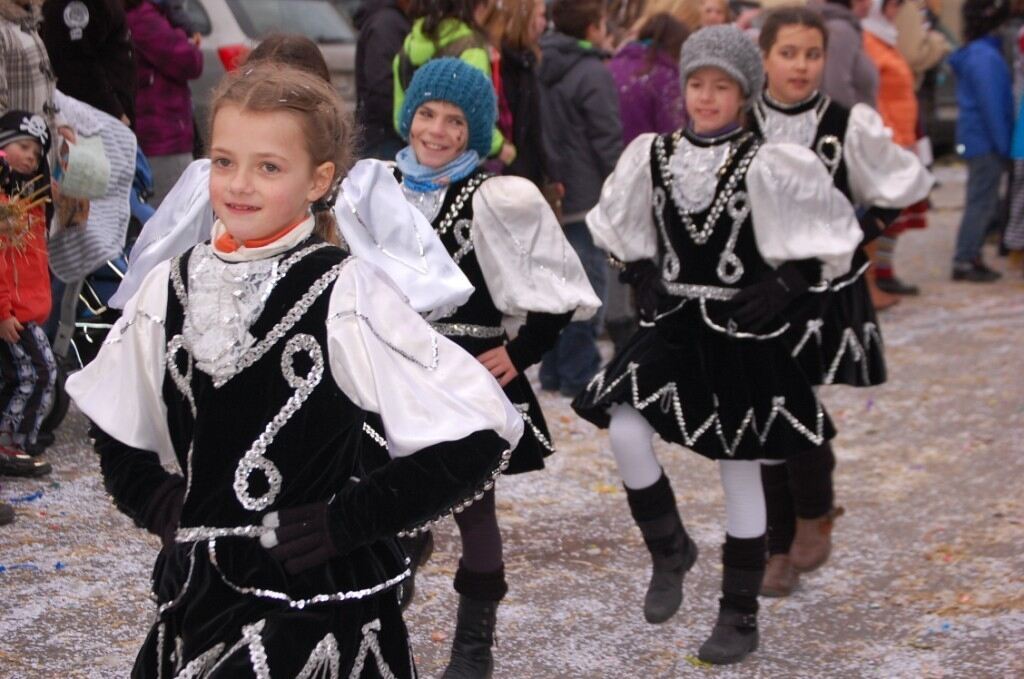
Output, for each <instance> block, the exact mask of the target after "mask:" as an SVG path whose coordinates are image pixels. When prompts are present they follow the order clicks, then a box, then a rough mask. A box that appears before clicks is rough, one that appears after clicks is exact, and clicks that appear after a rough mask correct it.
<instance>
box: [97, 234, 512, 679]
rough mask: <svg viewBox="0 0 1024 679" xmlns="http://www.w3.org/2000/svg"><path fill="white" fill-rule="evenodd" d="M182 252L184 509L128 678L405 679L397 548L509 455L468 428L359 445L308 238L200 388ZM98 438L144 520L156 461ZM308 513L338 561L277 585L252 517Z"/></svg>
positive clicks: (318, 264) (178, 427) (174, 340)
mask: <svg viewBox="0 0 1024 679" xmlns="http://www.w3.org/2000/svg"><path fill="white" fill-rule="evenodd" d="M197 247H198V248H203V247H208V246H204V245H200V246H197ZM194 253H195V249H193V250H192V251H190V252H189V253H186V254H185V255H183V256H182V257H180V258H178V259H176V260H174V261H172V263H171V276H170V279H171V280H170V282H169V284H168V287H169V291H168V295H167V299H168V302H167V312H166V318H165V319H163V321H162V323H163V325H164V328H165V335H166V340H167V370H166V378H165V379H164V383H163V401H164V403H165V404H166V409H167V419H168V425H169V426H168V430H169V432H170V435H171V440H172V443H173V449H174V453H175V457H176V458H177V460H178V463H179V465H180V467H181V469H182V470H184V479H181V483H182V485H183V486H184V487H185V489H186V490H185V497H184V503H183V506H182V509H181V516H180V521H179V522H178V523H177V526H178V527H177V530H176V533H175V534H174V538H173V539H174V543H173V544H172V545H168V546H165V548H164V549H163V550H162V551H161V554H160V556H159V558H158V559H157V562H156V565H155V567H154V571H153V594H154V595H155V600H156V602H157V606H158V609H157V611H158V613H157V617H156V621H155V623H154V625H153V627H152V629H151V631H150V633H149V635H148V637H147V639H146V641H145V644H144V646H143V648H142V650H141V651H140V653H139V655H138V658H137V661H136V664H135V668H134V670H133V672H132V676H133V677H145V678H149V677H153V678H156V677H171V676H180V677H209V678H214V677H242V676H245V677H249V676H256V677H282V678H293V677H386V678H391V677H406V678H411V677H415V676H416V670H415V666H414V663H413V660H412V654H411V651H410V649H409V645H408V638H407V633H406V629H405V626H404V623H403V622H402V618H401V613H400V610H399V607H398V602H397V597H396V591H395V587H396V586H397V585H398V584H399V583H400V582H401V581H402V580H404V579H405V578H406V577H408V575H409V571H408V568H407V560H406V559H405V557H404V554H403V553H402V551H401V550H400V548H399V547H398V545H397V542H396V541H395V539H394V537H393V536H394V535H395V534H396V533H398V532H399V531H401V530H408V529H414V528H416V527H418V526H421V525H423V524H425V523H426V522H428V521H430V520H432V519H434V518H436V517H437V516H438V515H439V514H441V513H443V512H446V511H449V510H450V509H451V508H452V506H453V505H455V504H457V503H459V502H464V501H466V500H467V498H468V497H471V496H472V494H473V493H474V492H479V490H480V489H482V488H485V487H489V484H491V483H493V478H494V476H496V475H497V473H498V469H499V460H500V459H501V457H502V455H501V452H500V451H501V450H503V449H504V448H507V444H505V443H504V442H503V441H502V440H501V439H500V438H498V437H497V435H496V434H495V432H493V431H481V432H477V433H475V434H473V435H470V436H468V437H466V438H465V439H462V440H461V441H456V442H451V443H439V444H436V445H434V446H430V447H428V448H424V449H423V450H420V451H418V452H416V453H415V454H412V455H409V456H408V457H401V458H398V459H395V460H389V458H387V456H386V455H381V454H380V451H379V450H373V449H371V450H367V449H366V446H367V445H368V444H369V445H375V444H373V443H372V442H370V440H369V438H368V437H367V436H366V434H365V433H364V421H365V419H366V416H367V413H366V412H365V411H363V410H361V409H360V408H358V407H357V406H356V405H354V404H353V402H352V401H351V400H350V399H349V397H348V396H346V394H345V393H344V392H343V391H342V390H341V389H340V388H339V387H338V386H337V384H336V383H335V381H334V380H333V379H331V372H330V370H329V369H328V367H327V366H326V365H325V362H326V360H327V347H328V342H327V324H326V323H325V318H327V313H328V302H329V298H330V291H331V289H332V286H333V285H334V283H335V281H336V279H337V278H338V276H339V275H340V273H341V271H342V268H343V267H344V266H345V265H346V263H345V262H344V261H343V260H344V258H345V255H344V253H343V251H341V250H339V249H338V248H335V247H330V246H327V245H326V244H325V243H323V242H322V241H318V239H316V238H315V237H311V238H309V239H307V240H306V241H305V242H304V243H302V244H300V245H299V246H297V247H296V248H295V249H293V250H292V251H290V252H289V253H285V254H284V255H282V256H281V257H280V260H279V265H280V266H279V267H278V268H276V269H275V272H276V274H277V275H279V276H280V279H279V281H278V282H277V284H276V285H275V286H274V287H273V288H272V290H271V292H270V293H269V296H268V297H267V299H266V301H265V306H264V307H263V309H262V311H261V312H260V313H259V316H258V317H257V320H256V321H255V323H254V324H253V325H252V326H251V328H250V332H251V335H252V336H253V338H254V339H255V340H256V341H255V344H253V346H252V347H251V348H250V349H248V350H246V351H245V352H244V354H243V355H242V358H241V360H240V361H238V363H237V364H236V365H235V367H234V368H233V370H234V373H233V374H231V375H229V376H227V377H226V378H225V377H224V376H221V377H219V378H216V379H215V378H214V377H211V375H208V374H207V373H206V372H204V371H203V370H200V369H199V368H198V367H196V364H195V361H194V357H193V356H192V354H191V353H190V351H189V350H188V349H187V348H186V347H187V342H186V341H183V339H182V338H183V327H184V325H185V322H186V317H187V311H186V310H187V309H188V296H189V289H188V285H189V283H188V281H189V274H188V272H189V260H190V257H192V256H194ZM228 269H229V270H230V266H229V267H228ZM115 341H116V340H115ZM96 438H97V450H98V452H99V453H100V456H101V464H102V467H103V473H104V481H105V484H106V487H107V489H108V491H109V492H110V493H111V495H112V496H113V498H114V499H115V502H116V503H117V504H118V506H119V508H120V509H122V510H123V511H125V513H127V514H129V515H130V516H132V517H133V518H134V519H135V520H136V522H137V523H140V525H146V524H147V523H148V521H149V520H148V519H147V518H146V517H147V516H148V515H149V514H151V513H152V511H153V507H152V502H151V500H152V496H153V495H154V493H156V492H157V489H159V488H160V487H161V486H162V485H163V484H166V483H167V482H168V479H173V478H175V477H174V476H173V475H170V474H169V473H168V472H166V471H165V470H164V469H163V467H161V465H160V462H159V460H158V458H157V456H156V454H155V453H152V452H148V451H142V450H137V449H132V448H129V447H127V446H125V445H124V444H122V443H120V442H118V441H116V440H114V439H113V438H111V437H110V436H107V435H106V434H105V433H104V432H102V431H99V430H97V431H96ZM506 459H507V454H506ZM316 502H330V503H331V506H332V507H335V508H339V511H342V512H343V520H340V521H338V522H337V523H336V524H335V525H332V528H331V531H332V536H333V535H335V530H342V531H343V537H341V538H339V539H337V540H335V542H336V543H338V544H344V545H346V546H347V547H349V549H347V550H345V551H344V553H343V554H342V555H341V556H338V557H335V558H332V559H330V560H328V561H327V562H326V563H323V564H322V565H320V566H314V567H311V568H308V569H307V570H305V571H303V572H301V573H299V574H297V575H293V574H290V573H288V572H287V571H286V570H285V569H284V568H283V566H282V564H280V563H279V562H277V561H275V560H274V559H273V558H272V557H271V556H270V554H269V552H268V551H267V550H266V549H264V548H263V547H262V546H261V544H260V541H259V537H260V535H261V534H262V533H263V532H264V529H263V528H262V524H261V519H262V517H263V516H264V515H265V514H266V513H267V512H268V511H271V510H277V509H282V508H288V507H297V506H302V505H306V504H310V503H316ZM331 511H332V512H333V511H336V510H335V509H332V510H331ZM339 526H340V528H338V527H339ZM151 529H152V528H151ZM166 542H167V540H166V539H165V543H166Z"/></svg>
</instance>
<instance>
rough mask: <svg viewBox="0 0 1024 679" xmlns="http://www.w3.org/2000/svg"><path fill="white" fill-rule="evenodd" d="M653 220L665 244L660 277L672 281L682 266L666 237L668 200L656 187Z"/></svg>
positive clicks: (662, 190) (663, 190)
mask: <svg viewBox="0 0 1024 679" xmlns="http://www.w3.org/2000/svg"><path fill="white" fill-rule="evenodd" d="M653 200H654V218H655V220H656V221H657V222H658V232H659V233H660V234H661V241H662V243H664V244H665V254H664V256H663V257H662V260H661V277H662V278H663V279H664V280H666V281H674V280H676V279H677V278H679V274H680V273H681V272H682V266H681V265H680V262H679V255H677V254H676V251H675V248H673V247H672V241H671V240H670V239H669V237H668V226H667V225H666V224H665V205H666V203H667V201H668V199H667V198H666V197H665V189H663V188H661V187H660V186H659V187H656V188H655V189H654V195H653Z"/></svg>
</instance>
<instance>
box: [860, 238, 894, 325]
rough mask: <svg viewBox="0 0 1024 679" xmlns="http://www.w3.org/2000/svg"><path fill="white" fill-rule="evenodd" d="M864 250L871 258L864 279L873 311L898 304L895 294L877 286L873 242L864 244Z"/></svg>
mask: <svg viewBox="0 0 1024 679" xmlns="http://www.w3.org/2000/svg"><path fill="white" fill-rule="evenodd" d="M864 250H865V252H867V253H868V258H869V259H870V260H871V266H869V267H868V270H867V271H865V272H864V281H865V282H866V283H867V285H868V294H870V295H871V304H872V305H874V307H875V311H881V310H882V309H888V308H889V307H891V306H895V305H896V304H899V303H900V298H899V297H898V296H897V295H892V294H889V293H888V292H886V291H884V290H882V289H880V288H879V287H878V282H877V279H876V278H875V243H870V244H868V245H865V246H864Z"/></svg>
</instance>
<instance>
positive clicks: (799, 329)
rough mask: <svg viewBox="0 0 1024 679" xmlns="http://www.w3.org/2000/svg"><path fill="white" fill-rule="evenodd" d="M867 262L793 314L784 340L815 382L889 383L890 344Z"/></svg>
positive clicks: (860, 262)
mask: <svg viewBox="0 0 1024 679" xmlns="http://www.w3.org/2000/svg"><path fill="white" fill-rule="evenodd" d="M858 255H860V253H858ZM867 264H868V262H867V259H866V258H864V257H862V256H858V257H857V258H856V259H855V261H854V266H853V270H852V271H851V272H850V273H849V274H847V275H846V276H844V277H842V278H840V279H837V280H836V281H835V282H834V283H833V286H832V287H833V290H832V291H829V292H825V293H820V294H813V293H812V294H811V295H809V296H808V299H807V300H806V301H805V302H804V304H803V305H802V308H801V309H800V311H798V312H796V313H795V314H794V316H793V320H792V323H791V326H790V330H789V332H787V333H786V335H785V338H784V339H785V342H786V344H787V345H788V346H789V347H790V348H791V351H792V354H793V357H794V358H796V360H797V362H798V363H799V364H800V367H801V369H802V370H803V371H804V375H806V377H807V379H808V380H810V381H811V383H812V384H815V385H827V384H845V385H848V386H851V387H872V386H875V385H879V384H883V383H884V382H885V380H886V367H885V346H884V344H883V342H882V333H881V329H880V326H879V323H878V316H877V314H876V313H875V307H874V304H872V302H871V294H870V293H869V292H868V286H867V281H865V280H864V271H865V268H866V266H867Z"/></svg>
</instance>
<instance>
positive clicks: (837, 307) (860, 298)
mask: <svg viewBox="0 0 1024 679" xmlns="http://www.w3.org/2000/svg"><path fill="white" fill-rule="evenodd" d="M810 112H814V115H813V117H811V116H808V118H809V119H811V120H817V123H818V124H817V128H816V129H815V130H814V132H813V141H812V142H811V145H810V148H811V150H812V151H814V152H815V154H817V156H818V157H819V158H820V159H821V161H822V163H824V165H825V167H826V168H828V170H829V172H830V173H832V178H833V180H834V182H835V185H836V188H838V189H839V190H840V191H842V192H843V195H844V196H846V197H847V199H848V200H850V202H851V204H852V203H853V196H852V192H851V190H850V184H849V180H848V176H847V168H846V160H845V158H844V156H843V142H844V140H845V139H846V131H847V125H848V123H849V118H850V111H849V110H848V109H846V108H844V107H843V106H840V105H839V104H837V103H835V102H834V101H832V100H831V99H830V98H829V97H827V96H825V95H822V94H820V93H819V94H817V95H816V96H814V97H812V98H811V99H809V100H808V101H806V102H803V103H801V104H798V105H796V106H793V107H782V106H779V105H778V104H776V103H774V102H772V101H770V100H769V99H768V98H767V97H762V98H761V99H760V100H759V101H757V102H756V103H755V104H754V112H753V113H754V115H752V116H751V118H752V128H753V129H754V131H756V132H758V133H759V134H761V135H762V136H767V140H768V141H788V140H785V139H775V138H773V136H774V135H773V133H772V126H771V123H770V122H766V121H769V120H770V118H771V116H772V115H773V114H774V115H779V114H783V115H786V116H801V115H807V114H809V113H810ZM865 207H869V206H865ZM869 264H870V262H869V261H868V258H867V255H866V254H865V252H864V249H863V248H858V249H857V251H856V253H854V258H853V262H852V264H851V266H850V271H849V273H847V274H845V275H843V276H841V277H840V278H837V279H836V280H834V281H832V284H831V285H830V286H829V287H828V289H827V290H824V291H822V292H818V293H811V294H810V295H809V296H808V298H807V299H804V300H801V301H800V302H799V303H798V304H796V305H794V309H793V313H792V316H791V317H792V323H791V326H790V329H789V331H787V332H786V335H785V340H786V343H787V344H788V345H789V347H790V349H791V350H792V353H793V356H794V357H795V358H796V359H797V360H798V361H799V362H800V366H801V367H802V368H803V369H804V374H806V375H807V377H808V379H810V380H811V381H812V382H813V383H814V384H817V385H823V384H846V385H849V386H853V387H870V386H874V385H877V384H882V383H883V382H885V380H886V367H885V346H884V344H883V342H882V332H881V327H880V325H879V322H878V316H877V314H876V313H875V307H874V304H872V302H871V295H870V293H869V292H868V286H867V282H866V281H865V280H864V273H865V272H866V271H867V268H868V266H869Z"/></svg>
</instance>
